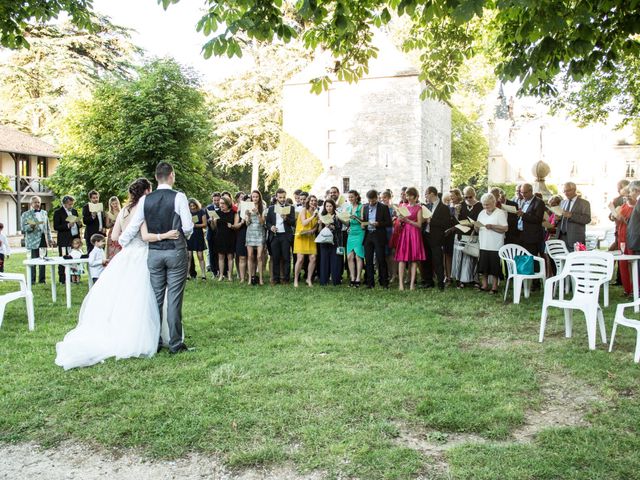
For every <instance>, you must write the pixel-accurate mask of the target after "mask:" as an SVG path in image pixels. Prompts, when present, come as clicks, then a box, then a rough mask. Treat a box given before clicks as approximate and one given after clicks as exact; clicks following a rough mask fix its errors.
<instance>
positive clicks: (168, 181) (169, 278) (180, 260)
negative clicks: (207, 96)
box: [119, 162, 193, 353]
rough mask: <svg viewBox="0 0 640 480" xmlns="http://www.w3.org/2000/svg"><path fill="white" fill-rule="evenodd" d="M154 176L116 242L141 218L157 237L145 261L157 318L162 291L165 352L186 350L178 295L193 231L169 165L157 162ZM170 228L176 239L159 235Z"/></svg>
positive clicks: (134, 229)
mask: <svg viewBox="0 0 640 480" xmlns="http://www.w3.org/2000/svg"><path fill="white" fill-rule="evenodd" d="M156 180H157V181H158V188H157V189H156V190H155V191H154V192H152V193H150V194H149V195H146V196H144V197H142V198H141V199H140V200H139V201H138V206H137V208H136V211H135V213H134V214H133V215H132V217H133V218H132V219H131V221H130V223H129V226H128V227H127V228H126V230H125V231H124V232H123V233H122V235H121V236H120V239H119V242H120V243H121V244H122V245H123V246H124V247H125V248H126V246H127V244H129V242H131V240H133V238H134V237H135V236H136V235H137V233H138V230H140V226H141V225H142V223H143V222H146V224H147V230H148V232H149V233H150V234H155V235H157V236H158V241H156V242H152V243H149V256H148V258H147V265H148V266H149V274H150V279H151V285H152V287H153V291H154V292H155V295H156V301H157V303H158V312H159V313H160V318H162V309H163V305H164V300H165V291H166V297H167V323H168V325H169V337H170V338H169V352H170V353H179V352H182V351H185V350H188V348H187V346H186V345H185V344H184V342H183V341H182V297H183V295H184V287H185V284H186V281H187V273H188V272H187V270H188V263H187V238H188V237H189V236H191V232H193V220H192V216H191V211H190V210H189V202H188V201H187V197H186V196H185V194H184V193H182V192H177V191H175V190H173V189H172V187H173V184H174V183H175V180H176V174H175V172H174V170H173V167H172V166H171V165H170V164H168V163H166V162H160V163H159V164H158V166H157V167H156ZM171 230H178V231H179V232H180V234H179V235H178V238H177V239H175V240H172V239H166V240H161V239H160V234H161V233H166V232H168V231H171ZM161 346H162V339H159V340H158V350H160V348H161Z"/></svg>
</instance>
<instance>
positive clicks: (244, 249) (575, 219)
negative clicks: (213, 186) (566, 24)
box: [188, 182, 591, 293]
mask: <svg viewBox="0 0 640 480" xmlns="http://www.w3.org/2000/svg"><path fill="white" fill-rule="evenodd" d="M563 193H564V199H563V198H562V197H561V196H558V195H557V196H554V197H552V198H551V199H550V201H549V204H548V205H547V204H545V202H544V201H543V199H542V198H541V197H540V196H538V195H534V192H533V187H532V185H531V184H528V183H523V184H521V185H518V187H517V189H516V195H515V196H514V198H512V199H507V198H505V193H504V191H503V190H501V189H498V188H494V189H491V190H490V191H489V192H488V193H487V194H485V195H483V196H482V198H480V199H478V198H477V196H476V191H475V190H474V189H473V188H472V187H467V188H465V189H464V190H462V191H461V190H459V189H452V190H451V191H449V192H448V193H445V194H444V195H442V194H441V193H440V192H438V190H437V188H436V187H429V188H427V189H426V191H425V192H424V196H423V197H422V198H421V196H420V192H418V191H417V189H415V188H413V187H409V188H403V189H402V191H401V192H400V196H399V198H398V199H397V202H396V201H395V200H394V196H393V193H392V192H391V191H389V190H385V191H383V192H378V191H376V190H370V191H368V192H366V194H365V198H364V199H363V198H362V197H361V195H360V193H359V192H357V191H355V190H350V191H349V192H347V193H346V198H343V196H342V194H341V192H340V190H339V189H338V188H337V187H332V188H331V189H329V190H328V191H327V192H326V194H325V196H324V198H320V199H319V198H317V197H316V196H315V195H309V194H308V193H306V192H303V191H300V190H297V191H295V192H294V193H293V196H292V198H290V197H288V196H287V192H286V191H285V190H283V189H279V190H277V191H276V193H275V195H273V196H272V197H271V198H269V199H268V200H267V199H263V197H262V194H261V192H259V191H253V192H251V193H250V194H245V193H243V192H238V193H237V194H235V195H232V194H231V193H230V192H214V193H213V194H212V196H211V203H210V204H209V205H207V206H206V207H203V206H202V205H201V204H200V203H199V202H198V201H197V200H196V199H190V200H189V206H190V208H191V213H192V214H193V216H194V217H193V220H194V224H195V230H194V234H193V235H192V236H191V238H190V239H189V241H188V249H189V250H190V251H191V252H192V256H193V259H192V261H191V262H192V268H191V269H190V276H191V278H196V276H197V275H198V273H197V268H196V267H197V264H196V261H195V260H196V259H197V261H198V264H199V267H200V277H201V278H206V277H207V268H206V265H205V263H206V262H204V260H203V257H204V251H205V250H208V260H209V261H208V264H209V270H210V271H211V272H212V274H213V275H214V277H215V278H217V279H218V281H224V280H226V281H234V280H236V279H237V281H239V282H241V283H247V284H256V285H263V284H264V283H265V273H264V272H265V271H266V270H267V263H268V264H269V268H268V270H269V272H270V278H269V281H270V283H271V284H272V285H276V284H289V283H291V282H293V285H294V286H295V287H297V286H299V284H300V282H306V283H307V285H309V286H312V285H313V284H314V282H318V283H319V284H320V285H328V284H332V285H340V284H342V283H345V284H346V283H348V285H349V286H350V287H354V288H358V287H360V286H361V285H362V284H363V283H364V285H365V286H366V287H368V288H373V287H374V286H375V284H376V279H377V283H378V284H379V285H380V286H381V287H383V288H388V287H389V285H390V284H391V283H392V282H396V281H397V283H398V288H399V289H401V290H403V289H405V287H407V288H409V289H415V288H417V287H423V288H438V289H440V290H443V289H444V288H445V286H447V285H452V286H455V287H457V288H472V287H473V288H477V289H479V290H481V291H488V292H490V293H495V292H496V291H497V288H498V281H499V280H500V279H501V278H502V275H503V265H502V264H501V262H500V260H499V258H498V250H499V249H500V247H502V246H503V245H504V244H505V243H515V244H518V245H521V246H522V247H523V248H525V249H526V250H527V251H528V252H529V253H530V254H531V255H543V253H544V250H545V248H544V242H545V241H546V240H548V239H549V238H559V239H561V240H563V241H564V242H565V243H566V244H567V248H568V249H569V251H572V250H573V249H574V245H575V244H576V243H584V242H585V237H586V232H585V230H586V225H587V224H588V223H590V222H591V214H590V206H589V202H587V201H586V200H584V199H582V198H580V197H579V196H578V195H577V190H576V186H575V184H573V183H571V182H568V183H566V184H565V185H564V189H563ZM504 206H509V207H512V208H510V209H509V208H504ZM553 207H559V210H557V209H553ZM507 209H508V210H509V211H507ZM469 245H471V246H474V245H475V251H474V248H472V247H469ZM418 278H419V279H420V282H418ZM534 288H535V286H534Z"/></svg>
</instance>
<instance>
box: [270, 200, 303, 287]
mask: <svg viewBox="0 0 640 480" xmlns="http://www.w3.org/2000/svg"><path fill="white" fill-rule="evenodd" d="M286 200H287V192H286V190H285V189H283V188H279V189H278V190H277V191H276V203H275V204H274V205H271V206H270V207H269V209H268V210H267V217H266V219H265V226H266V228H267V232H268V237H267V242H269V243H270V244H271V257H272V260H273V266H272V269H271V284H272V285H275V284H276V283H278V282H280V283H282V284H287V283H289V278H290V276H291V267H290V265H291V245H292V244H293V235H294V233H295V228H296V212H295V209H294V208H293V207H292V206H291V208H290V209H289V213H288V214H287V215H279V214H276V211H275V208H276V206H280V207H284V206H285V202H286ZM280 260H283V261H284V271H283V272H281V271H280Z"/></svg>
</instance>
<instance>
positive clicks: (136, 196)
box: [127, 178, 151, 210]
mask: <svg viewBox="0 0 640 480" xmlns="http://www.w3.org/2000/svg"><path fill="white" fill-rule="evenodd" d="M150 189H151V183H150V182H149V180H147V179H146V178H138V179H136V180H134V181H133V183H132V184H131V185H129V201H128V203H127V208H128V209H129V210H131V209H132V208H133V207H135V206H136V205H137V204H138V201H139V200H140V199H141V198H142V197H143V196H144V192H146V191H147V190H150Z"/></svg>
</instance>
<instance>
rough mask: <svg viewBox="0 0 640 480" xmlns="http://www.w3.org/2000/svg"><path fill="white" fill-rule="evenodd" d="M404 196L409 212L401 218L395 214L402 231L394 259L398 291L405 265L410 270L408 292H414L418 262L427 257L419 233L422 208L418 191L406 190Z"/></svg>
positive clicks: (413, 189)
mask: <svg viewBox="0 0 640 480" xmlns="http://www.w3.org/2000/svg"><path fill="white" fill-rule="evenodd" d="M406 195H407V200H408V202H409V203H408V204H407V205H405V207H406V208H407V210H409V215H407V216H403V215H402V214H401V213H400V212H399V211H397V212H396V213H397V215H398V219H399V221H400V222H401V223H402V230H401V231H400V235H399V236H398V242H397V245H396V257H395V258H396V261H397V262H398V276H399V277H400V282H399V288H400V290H404V282H403V281H402V279H404V270H405V268H406V266H407V263H408V264H409V268H410V281H409V290H414V289H415V284H416V269H417V267H418V262H422V261H424V260H426V258H427V256H426V255H425V253H424V246H423V244H422V234H421V233H420V228H421V227H422V206H421V205H420V204H419V203H418V190H416V189H415V188H413V187H410V188H407V193H406Z"/></svg>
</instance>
